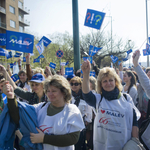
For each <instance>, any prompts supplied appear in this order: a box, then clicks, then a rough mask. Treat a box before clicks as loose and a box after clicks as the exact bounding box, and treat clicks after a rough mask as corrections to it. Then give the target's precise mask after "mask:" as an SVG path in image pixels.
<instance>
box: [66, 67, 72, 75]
mask: <svg viewBox="0 0 150 150" xmlns="http://www.w3.org/2000/svg"><path fill="white" fill-rule="evenodd" d="M65 75H73V67H70V68H65Z"/></svg>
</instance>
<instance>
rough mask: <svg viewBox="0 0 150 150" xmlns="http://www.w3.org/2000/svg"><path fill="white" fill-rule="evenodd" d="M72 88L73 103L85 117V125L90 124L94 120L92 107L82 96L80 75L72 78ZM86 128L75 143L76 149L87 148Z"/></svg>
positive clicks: (82, 149)
mask: <svg viewBox="0 0 150 150" xmlns="http://www.w3.org/2000/svg"><path fill="white" fill-rule="evenodd" d="M70 85H71V90H72V100H71V103H72V104H75V105H76V106H77V107H78V108H79V110H80V112H81V115H82V117H83V120H84V122H85V126H87V125H88V123H90V122H92V109H91V107H90V106H89V105H88V104H87V103H86V102H85V101H84V100H83V96H82V89H81V87H82V79H81V78H80V77H78V76H75V77H73V78H72V79H71V80H70ZM85 131H86V130H83V131H82V132H81V133H80V138H79V141H78V143H77V144H76V145H75V149H76V150H79V149H81V150H84V149H86V146H85V138H86V137H85V136H86V132H85Z"/></svg>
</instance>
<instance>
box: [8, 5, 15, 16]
mask: <svg viewBox="0 0 150 150" xmlns="http://www.w3.org/2000/svg"><path fill="white" fill-rule="evenodd" d="M9 11H10V12H11V13H13V14H15V8H14V7H12V6H10V5H9Z"/></svg>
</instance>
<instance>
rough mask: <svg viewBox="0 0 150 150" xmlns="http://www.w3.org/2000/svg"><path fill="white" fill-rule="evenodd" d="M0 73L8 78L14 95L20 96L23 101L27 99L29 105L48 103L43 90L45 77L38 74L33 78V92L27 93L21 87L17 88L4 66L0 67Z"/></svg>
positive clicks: (31, 81)
mask: <svg viewBox="0 0 150 150" xmlns="http://www.w3.org/2000/svg"><path fill="white" fill-rule="evenodd" d="M0 71H1V72H3V74H4V75H5V76H6V77H7V80H8V81H9V82H10V84H11V85H12V86H13V88H14V93H15V94H16V95H17V96H19V97H20V98H21V99H25V100H27V101H28V103H29V104H37V103H39V102H47V100H48V99H47V96H46V95H45V93H44V89H43V81H44V80H45V77H44V76H43V75H42V74H40V73H37V74H35V75H33V76H32V78H31V80H30V81H29V82H30V86H31V89H32V91H33V92H29V91H25V90H23V89H22V88H20V87H17V86H16V84H15V83H14V81H13V80H12V79H11V77H10V76H9V74H8V73H7V71H6V69H5V67H4V66H2V65H0Z"/></svg>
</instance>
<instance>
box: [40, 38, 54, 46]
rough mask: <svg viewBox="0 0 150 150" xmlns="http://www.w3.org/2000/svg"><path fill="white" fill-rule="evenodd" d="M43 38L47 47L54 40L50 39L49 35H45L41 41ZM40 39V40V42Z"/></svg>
mask: <svg viewBox="0 0 150 150" xmlns="http://www.w3.org/2000/svg"><path fill="white" fill-rule="evenodd" d="M42 40H43V43H44V46H45V47H47V46H48V45H49V44H50V43H51V42H52V41H51V40H50V39H48V38H47V37H45V36H43V37H42V38H41V39H40V41H42ZM40 41H39V42H40Z"/></svg>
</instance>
